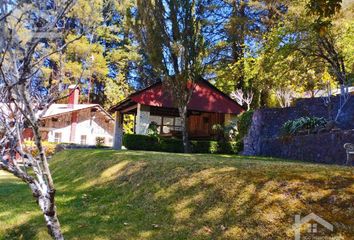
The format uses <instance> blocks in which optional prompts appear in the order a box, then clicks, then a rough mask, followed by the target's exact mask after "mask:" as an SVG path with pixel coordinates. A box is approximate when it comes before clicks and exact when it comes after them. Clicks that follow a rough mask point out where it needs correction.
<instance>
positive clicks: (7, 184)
mask: <svg viewBox="0 0 354 240" xmlns="http://www.w3.org/2000/svg"><path fill="white" fill-rule="evenodd" d="M51 169H52V172H53V175H54V181H55V184H56V187H57V206H58V211H59V217H60V221H61V224H62V228H63V231H64V234H65V237H66V239H84V240H88V239H95V240H98V239H113V240H114V239H116V240H118V239H122V240H123V239H124V240H126V239H127V240H129V239H146V240H147V239H149V240H153V239H154V240H155V239H166V240H167V239H293V230H292V224H293V222H294V215H295V214H301V215H302V216H304V215H307V214H308V213H310V212H314V213H316V214H318V215H320V216H321V217H323V218H324V219H326V220H327V221H329V222H331V223H332V224H334V232H333V233H331V235H330V236H332V237H334V238H335V239H353V238H352V237H353V236H354V217H353V216H354V168H349V167H339V166H327V165H316V164H306V163H300V162H294V161H282V160H277V159H269V158H246V157H240V156H230V155H207V154H194V155H189V154H171V153H157V152H143V151H135V152H133V151H121V152H116V151H111V150H70V151H64V152H60V153H58V154H57V155H56V156H54V158H53V160H52V162H51ZM320 230H321V229H320ZM0 239H41V240H42V239H43V240H44V239H48V235H47V233H46V227H45V225H44V222H43V217H42V215H41V213H40V211H39V210H38V207H37V206H36V203H35V201H34V199H33V198H32V196H31V194H30V191H29V189H28V188H27V186H26V185H25V184H23V183H21V182H19V181H17V180H16V179H15V178H13V177H11V176H10V175H8V174H5V173H3V172H0Z"/></svg>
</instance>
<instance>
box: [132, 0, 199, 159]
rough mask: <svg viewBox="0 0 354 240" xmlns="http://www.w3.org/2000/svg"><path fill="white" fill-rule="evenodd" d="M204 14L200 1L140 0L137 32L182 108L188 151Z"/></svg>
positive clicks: (181, 114)
mask: <svg viewBox="0 0 354 240" xmlns="http://www.w3.org/2000/svg"><path fill="white" fill-rule="evenodd" d="M202 17H203V4H202V1H198V0H182V1H164V0H158V1H150V0H148V1H142V0H139V1H138V4H137V17H136V23H135V28H136V35H137V37H138V40H139V43H140V44H141V46H142V47H143V48H144V49H145V51H146V54H147V56H148V59H149V61H150V62H151V64H152V65H153V66H154V67H155V69H156V70H157V71H158V72H159V74H160V75H161V76H162V79H163V82H164V85H165V89H169V90H170V94H171V96H172V98H173V99H174V102H175V104H176V107H177V108H178V110H179V115H180V117H181V121H182V133H183V145H184V151H185V152H189V151H190V148H189V139H188V131H187V110H188V109H187V105H188V103H189V101H190V99H191V96H192V93H193V89H194V84H195V82H196V81H197V80H198V78H199V77H200V76H201V75H202V74H203V71H204V66H203V62H202V60H203V57H204V49H205V42H204V39H203V36H202V28H203V24H204V22H203V21H202V19H203V18H202Z"/></svg>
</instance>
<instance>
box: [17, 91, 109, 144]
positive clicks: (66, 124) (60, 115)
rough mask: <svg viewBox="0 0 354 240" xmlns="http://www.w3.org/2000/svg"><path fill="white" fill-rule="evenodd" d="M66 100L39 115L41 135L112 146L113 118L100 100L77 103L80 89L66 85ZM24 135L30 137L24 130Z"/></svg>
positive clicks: (68, 140) (71, 141)
mask: <svg viewBox="0 0 354 240" xmlns="http://www.w3.org/2000/svg"><path fill="white" fill-rule="evenodd" d="M69 89H70V91H71V95H70V96H69V101H68V104H52V105H51V106H50V107H49V109H48V110H47V111H46V113H45V114H44V115H43V117H42V118H41V120H42V121H41V128H40V131H41V133H42V138H43V139H44V140H47V141H49V142H62V143H75V144H81V145H95V144H96V142H97V140H98V139H99V138H100V139H101V140H102V141H103V142H104V145H106V146H112V144H113V134H114V119H113V118H112V116H111V115H110V114H109V113H108V112H106V111H105V110H104V109H103V108H102V107H101V106H100V105H99V104H79V103H78V101H79V89H78V88H75V86H70V87H69ZM24 135H25V136H24V138H25V139H26V138H28V137H31V136H29V135H28V134H24Z"/></svg>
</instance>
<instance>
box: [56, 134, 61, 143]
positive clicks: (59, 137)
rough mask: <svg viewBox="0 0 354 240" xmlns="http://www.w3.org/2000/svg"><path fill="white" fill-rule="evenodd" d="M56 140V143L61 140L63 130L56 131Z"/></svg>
mask: <svg viewBox="0 0 354 240" xmlns="http://www.w3.org/2000/svg"><path fill="white" fill-rule="evenodd" d="M54 142H56V143H60V142H61V132H56V133H54Z"/></svg>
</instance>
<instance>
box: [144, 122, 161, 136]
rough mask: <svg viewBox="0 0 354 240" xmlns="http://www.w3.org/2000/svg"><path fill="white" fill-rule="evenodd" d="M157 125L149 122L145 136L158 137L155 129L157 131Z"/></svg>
mask: <svg viewBox="0 0 354 240" xmlns="http://www.w3.org/2000/svg"><path fill="white" fill-rule="evenodd" d="M158 127H159V126H158V125H157V123H156V122H151V123H150V124H149V127H148V129H147V134H148V135H149V136H154V137H158V134H159V133H158V131H157V129H158Z"/></svg>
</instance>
